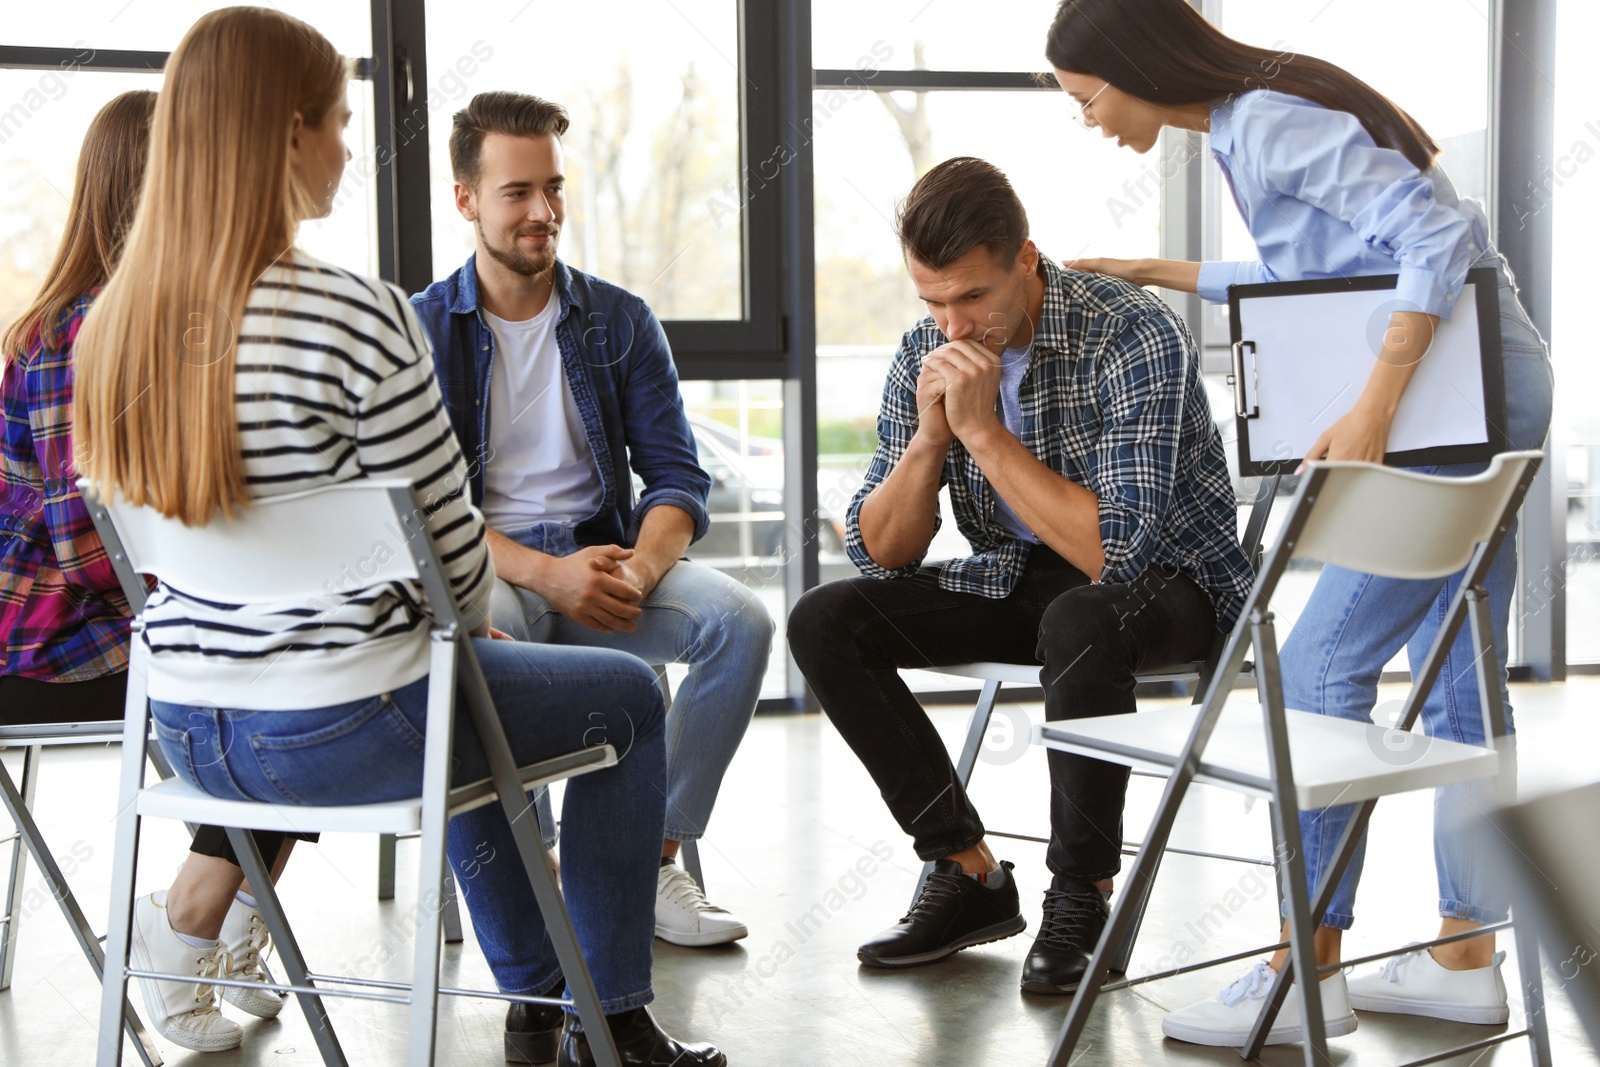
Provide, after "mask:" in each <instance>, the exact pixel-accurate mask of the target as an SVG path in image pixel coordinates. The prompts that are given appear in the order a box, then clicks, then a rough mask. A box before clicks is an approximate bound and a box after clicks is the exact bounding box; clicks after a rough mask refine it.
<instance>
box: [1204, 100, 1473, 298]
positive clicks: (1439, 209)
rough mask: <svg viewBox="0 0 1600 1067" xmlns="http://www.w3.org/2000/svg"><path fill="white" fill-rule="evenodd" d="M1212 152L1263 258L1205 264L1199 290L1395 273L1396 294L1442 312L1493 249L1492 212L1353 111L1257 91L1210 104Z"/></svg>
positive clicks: (1211, 294) (1216, 294)
mask: <svg viewBox="0 0 1600 1067" xmlns="http://www.w3.org/2000/svg"><path fill="white" fill-rule="evenodd" d="M1211 154H1212V156H1213V157H1215V159H1216V161H1217V163H1218V165H1219V166H1221V168H1222V173H1223V175H1224V176H1225V177H1226V178H1227V179H1228V185H1229V187H1230V188H1231V189H1232V191H1233V199H1234V203H1236V204H1237V205H1238V207H1239V213H1240V214H1241V215H1243V216H1244V221H1245V225H1246V226H1247V227H1248V228H1249V230H1250V235H1251V236H1252V237H1253V238H1254V239H1255V243H1256V250H1257V251H1258V252H1259V254H1260V256H1261V258H1260V260H1259V261H1255V262H1238V263H1228V262H1209V263H1203V264H1201V266H1200V282H1199V292H1200V296H1201V297H1202V298H1203V299H1205V300H1209V301H1211V302H1213V303H1225V302H1226V301H1227V299H1228V286H1230V285H1246V284H1250V283H1255V282H1276V281H1301V280H1316V279H1326V278H1347V277H1353V276H1358V275H1370V274H1394V273H1396V272H1397V271H1398V273H1399V275H1400V280H1399V284H1398V287H1397V290H1396V294H1395V298H1396V300H1398V301H1401V302H1404V303H1406V304H1409V305H1411V306H1412V307H1414V308H1416V309H1417V310H1419V311H1425V312H1427V313H1429V314H1431V315H1438V316H1439V317H1440V318H1444V319H1448V318H1449V317H1450V312H1451V309H1452V308H1453V307H1454V306H1455V301H1456V297H1458V296H1459V295H1460V293H1461V287H1462V285H1463V283H1464V282H1465V280H1466V274H1467V270H1468V268H1469V267H1471V266H1472V264H1473V263H1475V262H1477V260H1478V259H1479V258H1480V257H1481V256H1483V254H1484V253H1485V252H1487V251H1489V249H1490V244H1489V220H1488V218H1487V217H1486V216H1485V215H1484V212H1483V208H1482V207H1481V206H1480V205H1479V204H1478V203H1477V202H1476V201H1474V200H1462V199H1461V198H1460V197H1458V196H1457V195H1456V191H1455V187H1454V186H1452V185H1451V184H1450V179H1449V178H1447V177H1446V176H1445V174H1444V172H1443V171H1442V170H1440V169H1439V168H1438V167H1434V168H1432V169H1431V170H1429V171H1428V172H1427V173H1426V174H1424V173H1422V172H1420V171H1418V170H1417V168H1416V167H1415V166H1413V165H1412V164H1411V162H1410V161H1409V160H1408V159H1406V157H1405V156H1404V155H1402V154H1401V153H1400V152H1397V151H1395V150H1394V149H1391V148H1379V147H1378V146H1377V144H1376V143H1375V142H1374V141H1373V140H1372V136H1371V135H1370V134H1368V133H1367V131H1366V129H1365V128H1364V127H1363V126H1362V125H1361V123H1360V121H1359V120H1357V119H1356V117H1355V116H1354V115H1352V114H1350V113H1349V112H1346V111H1333V110H1329V109H1327V108H1324V107H1322V106H1321V105H1320V104H1314V103H1312V102H1311V101H1309V100H1306V99H1304V98H1302V97H1298V96H1290V95H1288V94H1286V93H1279V92H1273V91H1271V90H1256V91H1254V92H1249V93H1245V94H1244V95H1243V96H1240V97H1237V98H1235V99H1233V100H1230V101H1225V102H1221V103H1218V104H1217V105H1215V106H1213V108H1212V109H1211Z"/></svg>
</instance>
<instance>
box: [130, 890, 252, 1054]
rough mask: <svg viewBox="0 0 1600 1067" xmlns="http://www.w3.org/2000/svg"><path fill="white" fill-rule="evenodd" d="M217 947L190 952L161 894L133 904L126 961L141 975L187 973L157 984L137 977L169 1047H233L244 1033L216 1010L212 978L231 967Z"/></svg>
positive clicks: (209, 1049)
mask: <svg viewBox="0 0 1600 1067" xmlns="http://www.w3.org/2000/svg"><path fill="white" fill-rule="evenodd" d="M227 955H228V953H227V950H226V949H225V948H224V947H223V946H222V945H220V944H217V945H211V946H208V947H206V948H195V947H193V946H191V945H188V944H186V943H185V942H184V941H183V940H182V939H181V938H180V937H178V935H177V933H176V932H174V931H173V929H172V925H171V923H169V922H168V921H167V894H166V891H165V890H163V891H161V892H159V893H152V894H151V895H150V896H147V897H140V898H139V899H138V900H136V901H134V903H133V937H132V938H131V940H130V944H129V959H130V960H131V962H132V964H133V966H134V968H136V969H137V970H141V971H162V972H165V973H167V974H182V975H190V976H192V977H193V978H194V981H183V982H158V981H155V980H154V979H148V978H140V979H138V982H139V988H140V990H141V991H142V992H143V994H144V1006H145V1010H146V1011H147V1012H148V1013H149V1015H150V1023H151V1025H152V1026H153V1027H154V1028H155V1029H156V1030H157V1031H159V1032H160V1033H161V1036H163V1037H165V1038H166V1039H167V1040H168V1041H171V1042H172V1043H173V1044H176V1045H182V1046H183V1047H184V1048H187V1049H193V1050H194V1051H196V1052H222V1051H224V1050H226V1049H231V1048H238V1047H239V1042H240V1041H241V1040H242V1039H243V1037H244V1029H243V1028H242V1027H241V1026H240V1025H239V1024H238V1023H236V1022H234V1021H232V1020H231V1019H225V1018H223V1017H222V1012H220V1011H218V1010H217V993H216V987H215V986H214V985H212V984H211V983H210V982H208V981H206V979H208V978H216V977H218V976H219V975H220V974H221V973H222V972H223V971H226V970H228V969H229V968H230V967H231V964H230V963H229V961H228V958H227Z"/></svg>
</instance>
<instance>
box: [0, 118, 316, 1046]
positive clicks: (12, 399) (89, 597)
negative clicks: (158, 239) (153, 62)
mask: <svg viewBox="0 0 1600 1067" xmlns="http://www.w3.org/2000/svg"><path fill="white" fill-rule="evenodd" d="M155 102H156V94H155V93H153V92H149V91H148V90H136V91H134V92H127V93H123V94H122V95H120V96H118V97H116V98H115V99H113V100H112V101H111V102H110V103H108V104H106V105H105V107H103V108H101V109H100V111H99V113H98V114H96V115H95V117H94V120H93V121H92V122H90V123H89V130H88V133H86V134H85V135H84V139H83V147H82V148H81V149H80V151H79V152H78V166H77V173H76V178H75V180H74V182H73V189H72V200H71V206H70V207H69V208H68V210H67V229H66V232H65V233H64V234H63V235H62V237H61V245H60V247H59V248H58V249H57V250H56V255H55V259H54V260H53V261H52V262H51V264H50V269H49V270H48V271H47V272H46V274H45V281H44V285H43V286H42V287H41V288H40V290H39V292H38V294H37V295H36V296H35V297H34V299H33V302H32V303H31V304H29V305H28V308H27V310H25V311H24V312H23V313H22V315H21V317H19V318H18V319H17V321H16V322H14V323H12V324H11V326H10V328H9V329H7V330H6V332H5V336H4V340H0V375H3V380H0V406H3V409H4V424H3V436H0V722H4V723H12V724H20V723H46V722H106V721H114V720H120V719H121V718H122V714H123V709H124V704H125V702H126V699H127V688H128V635H129V630H130V626H129V622H130V613H129V610H128V601H127V598H126V597H125V596H124V595H123V592H122V587H121V585H120V584H119V583H118V581H117V576H116V572H115V571H114V570H112V567H111V560H110V559H109V558H107V556H106V550H105V546H104V545H102V544H101V543H100V536H99V535H98V534H97V533H96V532H95V529H94V524H93V523H92V522H91V521H90V519H89V511H88V508H87V507H85V506H84V503H83V497H82V496H81V495H79V493H78V479H77V472H76V470H75V469H74V466H73V462H72V441H73V436H74V435H73V432H72V395H73V384H74V373H73V371H74V368H73V348H74V344H75V342H76V340H77V337H78V329H79V327H80V326H82V325H83V321H84V316H85V315H87V314H88V311H89V308H90V306H91V305H92V304H93V303H94V300H95V298H96V296H97V295H98V294H99V292H100V288H101V286H103V285H104V284H105V282H106V279H107V278H108V277H109V276H110V275H111V272H112V270H113V268H114V267H115V266H116V263H117V259H118V257H119V255H120V254H121V251H122V245H123V241H124V239H125V237H126V236H127V232H128V227H129V224H130V223H132V221H133V215H134V208H135V206H136V205H137V203H138V199H139V187H140V185H141V183H142V182H143V180H144V173H145V164H146V161H147V159H148V158H149V149H150V118H151V114H152V113H153V112H154V110H155ZM255 837H256V843H257V845H258V846H259V847H260V849H261V852H262V854H263V855H264V856H270V857H276V858H275V860H274V861H273V873H274V877H276V876H277V874H279V873H281V872H282V870H283V865H284V863H285V862H287V860H288V858H289V850H290V848H292V847H293V844H294V841H293V839H286V838H285V836H284V835H283V834H281V833H272V832H267V831H262V832H257V833H256V835H255ZM248 890H249V887H248V886H246V885H245V884H244V872H243V871H241V870H240V869H239V864H238V861H237V860H236V859H235V857H234V854H233V849H232V847H231V846H230V845H229V844H228V838H227V835H226V834H225V833H224V832H223V831H222V830H221V829H220V828H219V827H215V826H202V827H200V828H199V829H198V830H197V831H196V832H195V836H194V843H193V845H192V846H191V850H190V854H189V856H188V857H187V859H186V860H185V861H184V864H183V867H182V868H181V869H180V870H179V872H178V876H177V877H176V878H175V879H174V880H173V882H172V886H171V888H170V889H167V890H165V891H157V892H156V893H154V894H152V895H150V896H146V897H141V898H140V900H139V914H140V916H141V918H142V919H144V920H145V922H144V923H143V925H142V927H141V931H140V932H141V935H142V936H141V937H140V938H139V940H138V941H137V943H136V944H135V946H134V949H135V952H136V953H137V954H138V957H139V965H140V966H141V967H144V968H146V969H154V970H162V971H170V972H178V973H182V972H185V971H187V972H189V973H192V974H194V975H195V977H196V979H197V981H196V982H192V983H177V982H151V981H141V982H140V987H141V988H142V990H143V992H144V996H145V1005H146V1007H147V1008H148V1010H149V1012H150V1015H151V1021H152V1023H153V1024H154V1026H155V1028H156V1029H157V1030H159V1031H160V1032H161V1034H162V1036H164V1037H166V1038H167V1039H168V1040H169V1041H172V1042H175V1043H176V1044H179V1045H182V1046H183V1047H184V1048H188V1049H194V1050H197V1051H202V1052H214V1051H218V1050H222V1049H230V1048H233V1047H235V1046H237V1045H238V1044H239V1041H240V1036H241V1034H242V1033H243V1031H242V1030H241V1029H240V1027H239V1024H238V1023H236V1022H234V1021H232V1020H231V1019H227V1018H224V1017H223V1015H222V1013H221V1012H220V1011H218V1010H217V1004H216V996H215V992H214V987H213V986H212V985H211V984H209V983H208V982H205V981H204V980H203V979H204V978H205V977H206V976H208V975H211V976H216V977H221V978H227V979H233V980H236V981H255V982H260V981H265V979H266V975H265V974H264V973H263V972H262V970H261V967H260V963H261V957H262V956H263V954H265V952H266V950H267V928H266V925H265V923H263V922H262V919H261V913H260V912H259V911H257V910H256V907H255V899H254V898H253V897H252V896H251V895H250V893H249V891H248ZM152 964H154V966H152ZM223 996H224V997H225V998H226V1000H227V1001H228V1002H229V1003H230V1004H232V1005H234V1006H235V1007H237V1008H239V1009H241V1010H242V1011H245V1012H247V1013H248V1014H250V1015H255V1016H258V1017H261V1018H272V1017H273V1016H275V1015H277V1014H278V1012H279V1011H280V1010H282V1008H283V1000H282V999H281V998H280V997H278V996H277V995H275V994H272V993H268V992H265V991H261V990H255V989H250V988H247V987H243V986H228V987H226V988H225V990H224V993H223Z"/></svg>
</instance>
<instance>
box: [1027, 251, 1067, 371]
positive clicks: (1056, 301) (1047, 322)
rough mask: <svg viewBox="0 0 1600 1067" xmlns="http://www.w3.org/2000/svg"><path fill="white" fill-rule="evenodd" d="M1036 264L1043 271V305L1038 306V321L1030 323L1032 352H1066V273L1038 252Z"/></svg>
mask: <svg viewBox="0 0 1600 1067" xmlns="http://www.w3.org/2000/svg"><path fill="white" fill-rule="evenodd" d="M1039 266H1040V268H1041V270H1042V271H1043V272H1044V307H1043V308H1042V309H1040V312H1039V321H1038V322H1037V323H1035V324H1034V328H1033V351H1034V353H1035V354H1037V353H1039V352H1041V351H1044V350H1047V349H1048V350H1049V351H1052V352H1069V351H1071V345H1070V334H1069V331H1068V327H1067V309H1068V307H1069V306H1070V301H1069V300H1068V299H1067V279H1066V274H1065V272H1063V271H1062V269H1061V268H1060V267H1058V266H1056V264H1055V263H1054V261H1052V260H1051V259H1050V257H1048V256H1046V255H1045V254H1044V253H1042V252H1041V253H1040V254H1039Z"/></svg>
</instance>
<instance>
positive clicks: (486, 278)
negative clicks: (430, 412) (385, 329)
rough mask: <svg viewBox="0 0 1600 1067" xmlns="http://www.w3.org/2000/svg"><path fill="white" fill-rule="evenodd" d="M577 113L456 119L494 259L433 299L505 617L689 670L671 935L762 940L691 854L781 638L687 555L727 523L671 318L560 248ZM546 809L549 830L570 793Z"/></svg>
mask: <svg viewBox="0 0 1600 1067" xmlns="http://www.w3.org/2000/svg"><path fill="white" fill-rule="evenodd" d="M567 122H568V120H567V115H566V112H565V111H564V110H563V109H562V108H560V107H559V106H557V105H555V104H551V103H549V102H547V101H544V100H540V99H539V98H537V97H533V96H525V95H522V94H518V93H504V92H497V93H483V94H480V95H479V96H476V97H474V98H473V99H472V101H471V102H470V103H469V104H468V106H467V108H466V109H465V110H464V111H461V112H459V113H457V114H456V116H455V122H454V128H453V130H452V132H451V137H450V163H451V168H452V171H453V173H454V176H455V200H456V208H457V210H459V211H460V212H461V215H462V217H463V218H465V219H466V220H467V221H468V222H470V223H472V224H473V226H474V229H475V230H476V233H477V254H476V255H474V256H473V257H472V258H469V259H468V260H467V262H466V265H465V266H463V267H462V268H461V269H460V270H458V271H456V272H455V273H454V274H452V275H451V276H450V277H448V278H446V279H444V280H443V281H439V282H435V283H434V284H433V285H431V286H429V287H428V288H427V289H426V290H425V291H423V292H422V293H419V294H418V295H417V296H415V297H413V298H412V303H413V304H414V305H415V307H416V310H417V315H418V318H419V319H420V320H421V323H422V327H423V329H424V330H425V331H426V332H427V334H428V337H429V340H430V341H431V342H432V344H433V352H434V360H435V363H436V365H437V368H438V374H439V379H440V382H441V384H442V386H443V391H444V398H445V404H446V407H447V408H448V409H449V414H450V421H451V423H452V424H453V425H454V427H455V432H456V435H457V436H458V437H459V438H460V440H461V445H462V448H463V450H464V452H465V454H466V456H467V457H468V465H469V471H470V474H471V479H472V500H473V503H475V504H477V505H478V506H479V507H480V508H481V509H482V511H483V513H484V518H485V519H486V520H487V522H488V524H489V527H490V529H489V546H490V550H491V552H492V554H493V557H494V565H495V571H496V573H497V574H498V575H499V580H498V581H497V583H496V586H495V595H494V601H493V607H492V611H493V618H494V624H495V626H496V627H498V628H500V629H502V630H504V631H506V632H507V633H509V634H510V635H511V636H513V637H515V638H517V639H518V640H527V641H540V642H552V643H559V644H572V645H594V646H599V647H606V648H615V649H620V650H622V651H624V652H630V653H633V654H635V655H637V656H639V657H641V658H643V659H645V660H646V661H648V662H650V663H657V664H659V663H676V662H682V663H687V664H688V665H689V673H688V677H687V678H686V679H685V680H684V683H683V685H682V686H681V687H680V688H679V689H678V692H677V695H676V698H675V699H674V700H673V702H672V707H671V709H670V710H669V712H668V716H667V737H668V743H667V794H668V797H667V799H668V803H667V819H666V828H665V840H664V842H663V845H662V861H661V872H660V878H659V883H658V888H657V901H656V934H657V936H658V937H662V938H665V939H666V940H669V941H672V942H675V943H677V944H681V945H712V944H721V943H724V942H727V941H733V940H737V939H738V938H741V937H744V936H745V935H746V934H747V933H748V930H747V929H746V927H745V925H744V923H742V922H740V921H739V920H738V919H737V918H735V917H734V916H733V915H731V914H729V913H728V912H726V911H724V910H723V909H721V908H717V907H714V906H712V905H710V904H708V903H707V902H706V900H705V897H704V896H703V895H702V894H701V892H700V889H699V887H698V886H696V885H695V883H694V881H693V879H691V878H690V877H689V876H688V875H687V874H686V873H685V872H684V871H683V870H681V869H680V868H679V867H678V866H677V864H676V863H675V862H673V859H674V857H675V856H676V855H677V852H678V846H679V844H680V843H681V842H683V841H692V840H696V839H698V838H699V837H700V836H701V835H702V834H703V833H704V831H705V826H706V822H707V820H708V819H709V818H710V815H711V808H712V805H713V803H714V802H715V800H716V795H717V790H718V788H719V787H720V785H721V783H722V777H723V774H724V772H725V771H726V770H727V767H728V764H729V762H730V761H731V760H732V759H733V754H734V751H735V750H736V749H737V748H738V746H739V742H740V740H741V739H742V738H743V736H744V732H745V729H746V727H747V726H748V725H749V722H750V717H751V715H752V714H753V713H754V711H755V704H756V698H757V696H758V694H759V692H760V689H761V679H762V675H763V674H764V673H765V671H766V666H767V656H768V652H769V650H770V647H771V643H772V635H773V629H774V627H773V623H772V619H771V617H770V616H769V615H768V614H767V611H766V608H765V607H764V606H763V605H762V604H761V602H760V601H759V600H758V599H757V598H756V597H755V596H754V595H753V594H752V593H751V592H750V591H749V590H748V589H746V588H745V587H744V586H743V585H742V584H740V583H739V582H737V581H734V580H733V579H732V578H729V577H728V576H727V575H724V574H722V573H721V572H720V571H716V570H713V569H711V568H709V567H705V566H701V565H698V564H694V563H690V562H688V561H685V560H682V559H681V558H680V557H682V555H683V554H684V552H685V551H686V550H687V549H688V547H689V545H690V543H691V542H692V541H694V540H695V539H697V538H699V537H701V536H703V535H704V534H705V532H706V527H707V524H708V522H709V517H708V515H707V512H706V496H707V493H708V491H709V489H710V485H711V480H710V478H709V477H708V476H707V475H706V473H705V472H704V471H703V470H701V469H700V466H699V462H698V460H697V455H696V449H695V443H694V438H693V436H692V433H691V431H690V429H689V422H688V419H687V417H686V416H685V414H684V409H683V398H682V397H681V396H680V395H679V392H678V377H677V372H676V370H675V369H674V367H673V364H672V353H671V352H670V351H669V350H668V348H667V339H666V335H665V334H664V333H663V332H662V329H661V324H660V323H659V322H658V321H657V320H656V317H655V315H654V314H652V313H651V311H650V309H649V308H648V307H646V306H645V303H644V302H643V301H642V300H640V299H639V298H638V297H636V296H634V295H632V294H631V293H628V292H625V291H624V290H622V289H619V288H617V287H616V286H614V285H611V284H609V283H607V282H604V281H602V280H600V279H599V278H595V277H593V276H591V275H588V274H584V273H583V272H582V271H578V270H574V269H572V268H571V267H569V266H567V265H566V264H565V263H563V262H561V260H559V259H558V258H557V257H556V248H557V245H558V243H559V241H560V237H561V227H562V223H563V220H564V218H565V214H566V203H565V188H564V181H563V173H562V152H561V141H560V138H561V135H562V134H564V133H565V132H566V129H567ZM635 474H637V475H638V477H639V478H640V479H641V480H642V481H643V483H644V492H643V494H642V495H641V496H640V498H639V500H638V501H637V502H635V501H634V500H633V476H634V475H635ZM541 815H542V816H543V818H544V819H545V824H546V827H547V829H548V827H549V826H550V825H551V822H550V818H549V815H550V813H549V810H548V802H546V803H544V804H542V805H541Z"/></svg>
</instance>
